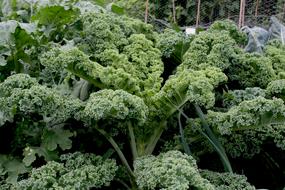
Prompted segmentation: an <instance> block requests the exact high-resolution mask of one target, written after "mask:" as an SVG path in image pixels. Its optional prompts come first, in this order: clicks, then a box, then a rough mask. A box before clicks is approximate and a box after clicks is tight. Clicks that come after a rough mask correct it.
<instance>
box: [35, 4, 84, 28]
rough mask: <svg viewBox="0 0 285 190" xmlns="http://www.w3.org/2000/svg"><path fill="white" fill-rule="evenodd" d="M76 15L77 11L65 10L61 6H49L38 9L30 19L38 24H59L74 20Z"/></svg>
mask: <svg viewBox="0 0 285 190" xmlns="http://www.w3.org/2000/svg"><path fill="white" fill-rule="evenodd" d="M77 15H78V13H77V11H74V10H71V9H69V10H65V8H64V7H62V6H50V7H44V8H41V9H39V10H38V12H37V13H36V14H35V15H34V16H33V17H32V20H33V21H38V24H40V25H52V26H61V25H65V24H68V23H70V22H71V21H74V20H75V18H76V16H77Z"/></svg>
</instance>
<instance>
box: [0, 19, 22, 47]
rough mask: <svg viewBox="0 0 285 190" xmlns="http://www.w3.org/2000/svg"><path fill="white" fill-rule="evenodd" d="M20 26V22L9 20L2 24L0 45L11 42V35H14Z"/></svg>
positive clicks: (0, 25) (0, 26)
mask: <svg viewBox="0 0 285 190" xmlns="http://www.w3.org/2000/svg"><path fill="white" fill-rule="evenodd" d="M17 26H18V22H17V21H14V20H9V21H6V22H0V44H1V45H2V44H6V43H7V42H9V41H10V38H11V33H14V32H15V30H16V28H17Z"/></svg>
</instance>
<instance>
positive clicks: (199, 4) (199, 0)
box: [196, 0, 201, 29]
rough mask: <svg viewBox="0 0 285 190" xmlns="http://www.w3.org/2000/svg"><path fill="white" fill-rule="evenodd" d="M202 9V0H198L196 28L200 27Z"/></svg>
mask: <svg viewBox="0 0 285 190" xmlns="http://www.w3.org/2000/svg"><path fill="white" fill-rule="evenodd" d="M200 9H201V0H198V5H197V14H196V29H197V28H198V27H199V22H200Z"/></svg>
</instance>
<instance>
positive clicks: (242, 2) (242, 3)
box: [238, 0, 245, 28]
mask: <svg viewBox="0 0 285 190" xmlns="http://www.w3.org/2000/svg"><path fill="white" fill-rule="evenodd" d="M244 15H245V0H240V10H239V21H238V26H239V28H241V27H243V25H244Z"/></svg>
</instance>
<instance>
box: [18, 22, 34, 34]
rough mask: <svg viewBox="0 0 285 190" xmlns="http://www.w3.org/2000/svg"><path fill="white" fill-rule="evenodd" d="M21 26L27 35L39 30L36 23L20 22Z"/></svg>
mask: <svg viewBox="0 0 285 190" xmlns="http://www.w3.org/2000/svg"><path fill="white" fill-rule="evenodd" d="M19 26H20V27H21V28H22V29H24V30H25V31H26V32H27V34H31V33H34V32H36V30H37V26H36V24H35V23H21V22H19Z"/></svg>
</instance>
